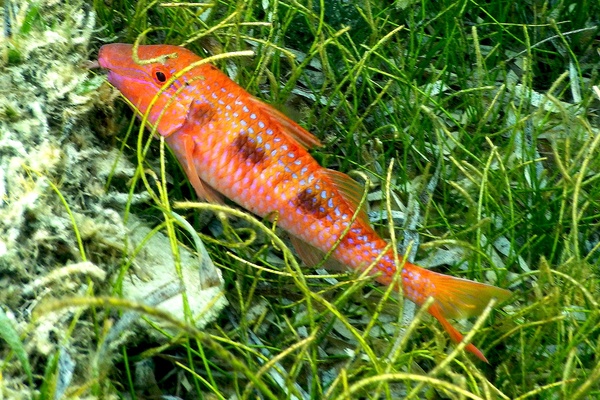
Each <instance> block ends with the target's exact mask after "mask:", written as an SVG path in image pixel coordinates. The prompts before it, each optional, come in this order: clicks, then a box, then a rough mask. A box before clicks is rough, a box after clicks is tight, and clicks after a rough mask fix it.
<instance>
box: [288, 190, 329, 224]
mask: <svg viewBox="0 0 600 400" xmlns="http://www.w3.org/2000/svg"><path fill="white" fill-rule="evenodd" d="M295 204H296V206H298V207H299V208H301V209H302V210H304V211H305V212H306V213H309V214H312V215H314V216H315V218H318V219H321V218H325V217H326V216H327V212H326V211H325V207H324V206H323V204H322V202H321V199H320V198H319V197H317V196H316V195H315V194H314V193H313V191H312V189H310V188H306V189H304V190H302V191H301V192H300V193H298V195H297V196H296V201H295Z"/></svg>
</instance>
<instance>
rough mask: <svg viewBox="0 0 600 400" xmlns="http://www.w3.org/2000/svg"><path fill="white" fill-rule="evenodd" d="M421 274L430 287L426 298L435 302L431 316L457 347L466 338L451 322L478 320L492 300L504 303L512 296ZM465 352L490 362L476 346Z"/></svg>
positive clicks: (462, 281)
mask: <svg viewBox="0 0 600 400" xmlns="http://www.w3.org/2000/svg"><path fill="white" fill-rule="evenodd" d="M419 272H420V273H421V274H422V276H423V277H424V278H426V279H427V280H429V282H430V284H431V286H429V287H430V288H431V292H430V293H428V294H427V295H428V296H432V297H433V298H434V299H435V302H434V303H433V304H432V305H431V307H429V313H430V314H431V315H432V316H434V317H435V318H436V319H437V320H438V321H440V323H441V324H442V326H443V327H444V329H445V330H446V332H448V334H449V335H450V337H451V338H452V340H453V341H455V342H457V343H459V342H460V341H461V340H462V339H463V335H462V334H461V333H460V332H459V331H458V330H457V329H456V328H454V327H453V326H452V325H451V324H450V322H448V319H453V318H468V317H474V316H477V315H479V314H481V312H482V311H483V309H484V308H485V307H486V306H487V305H488V304H489V302H490V300H491V299H492V298H496V299H497V300H498V302H503V301H505V300H507V299H508V298H509V297H510V296H511V292H510V291H509V290H506V289H501V288H499V287H495V286H491V285H486V284H484V283H479V282H474V281H469V280H467V279H461V278H455V277H452V276H449V275H443V274H438V273H436V272H433V271H427V270H420V271H419ZM465 350H467V351H470V352H471V353H473V354H475V355H476V356H477V357H478V358H479V359H481V360H483V361H485V362H488V361H487V359H486V358H485V356H484V355H483V353H482V352H481V351H480V350H479V349H478V348H477V347H475V346H474V345H473V344H468V345H467V346H466V347H465Z"/></svg>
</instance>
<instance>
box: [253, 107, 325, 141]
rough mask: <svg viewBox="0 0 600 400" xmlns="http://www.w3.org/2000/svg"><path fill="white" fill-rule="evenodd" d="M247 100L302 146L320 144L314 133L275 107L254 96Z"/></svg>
mask: <svg viewBox="0 0 600 400" xmlns="http://www.w3.org/2000/svg"><path fill="white" fill-rule="evenodd" d="M248 100H249V101H250V103H251V104H252V106H254V107H256V108H258V109H260V111H261V113H262V114H265V115H267V116H268V117H269V118H270V119H271V120H272V121H273V122H275V123H277V124H279V125H280V126H281V127H282V132H283V133H284V134H287V135H288V136H290V138H292V139H293V140H295V141H296V142H298V143H300V144H301V145H302V146H304V148H306V149H311V148H313V147H319V146H321V141H320V140H319V139H318V138H317V137H316V136H315V135H313V134H312V133H310V132H308V131H307V130H306V129H304V128H303V127H301V126H300V125H298V124H297V123H295V122H294V121H292V120H291V119H290V118H289V117H287V116H286V115H285V114H283V113H282V112H281V111H279V110H277V109H276V108H275V107H273V106H270V105H268V104H267V103H264V102H262V101H261V100H259V99H257V98H256V97H249V98H248Z"/></svg>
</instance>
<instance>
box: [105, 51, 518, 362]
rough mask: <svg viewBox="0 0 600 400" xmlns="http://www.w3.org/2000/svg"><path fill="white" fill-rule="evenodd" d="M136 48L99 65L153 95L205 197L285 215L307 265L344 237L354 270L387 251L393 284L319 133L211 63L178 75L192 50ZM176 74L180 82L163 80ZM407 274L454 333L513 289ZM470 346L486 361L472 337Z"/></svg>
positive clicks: (155, 115) (142, 105)
mask: <svg viewBox="0 0 600 400" xmlns="http://www.w3.org/2000/svg"><path fill="white" fill-rule="evenodd" d="M133 51H134V49H133V46H132V45H128V44H110V45H105V46H102V48H101V49H100V52H99V55H98V64H99V65H100V66H101V67H103V68H106V69H107V70H108V80H109V81H110V82H111V83H112V84H113V85H114V86H115V87H116V88H118V89H119V90H120V91H121V93H122V94H123V95H124V96H125V97H127V98H128V99H129V100H130V102H131V103H132V104H133V105H134V106H135V107H136V108H137V109H138V110H139V111H140V113H141V114H144V113H146V112H147V111H148V108H149V107H150V105H151V104H152V102H154V106H152V108H151V109H150V111H149V112H148V121H149V122H150V123H151V124H152V125H154V126H155V127H156V130H157V132H158V133H159V134H161V135H162V136H164V138H165V141H166V143H167V145H168V146H169V147H170V148H171V149H172V151H173V153H174V154H175V155H176V156H177V158H178V160H179V162H180V164H181V166H182V167H183V169H184V170H185V172H186V175H187V176H188V178H189V179H190V182H191V183H192V185H193V186H194V189H195V190H196V193H197V194H198V196H199V197H200V198H202V199H205V200H208V201H212V202H222V197H223V196H225V197H227V198H229V199H231V200H232V201H234V202H236V203H237V204H239V205H241V206H243V207H245V208H246V209H248V210H249V211H251V212H253V213H254V214H256V215H259V216H261V217H266V216H269V215H273V214H275V213H276V214H278V219H277V221H278V226H280V227H281V228H283V229H284V230H286V231H287V232H289V233H290V234H291V235H292V238H296V239H294V242H295V244H296V249H297V252H298V254H299V255H300V257H301V258H303V260H305V262H306V263H307V264H315V263H318V262H319V260H320V259H321V258H322V257H323V254H324V253H326V252H328V251H329V250H330V249H331V248H332V247H333V246H334V245H335V244H336V243H337V242H339V243H338V245H337V247H336V248H335V251H334V252H333V254H332V255H333V257H334V258H335V259H336V260H337V261H338V262H340V263H342V264H344V265H345V266H347V267H349V268H351V269H354V270H357V271H363V270H364V269H365V268H367V267H368V266H370V265H371V264H373V263H375V261H376V260H377V258H378V257H380V258H379V261H378V262H377V264H375V265H374V267H373V268H372V270H371V273H373V274H376V280H377V281H378V282H380V283H382V284H386V285H389V284H392V283H393V278H394V275H395V273H396V271H397V266H396V264H395V262H394V256H393V253H392V251H391V250H387V253H385V254H383V255H382V254H381V253H382V252H383V251H384V250H385V248H386V246H387V243H386V242H385V241H384V240H383V239H381V238H380V237H379V236H378V235H377V234H376V232H375V231H374V230H373V229H372V227H371V226H370V224H369V221H368V219H367V216H366V213H365V212H364V210H359V209H358V206H359V202H360V198H361V195H362V189H361V188H360V186H359V185H358V184H357V183H356V182H354V181H352V179H351V178H349V177H348V176H347V175H344V174H342V173H340V172H336V171H331V170H328V169H325V168H323V167H321V166H320V165H319V164H318V163H317V162H316V160H315V159H314V158H313V157H312V156H311V155H310V154H309V152H308V151H307V148H310V147H314V146H316V145H320V143H319V141H318V139H316V138H315V137H314V136H312V135H311V134H310V133H308V132H307V131H305V130H304V129H303V128H302V127H300V126H299V125H297V124H296V123H295V122H293V121H292V120H290V119H289V118H287V117H286V116H284V115H283V114H282V113H280V112H279V111H277V110H276V109H274V108H273V107H271V106H269V105H267V104H265V103H263V102H261V101H259V100H257V99H256V98H254V97H252V96H251V95H250V94H249V93H248V92H246V91H245V90H244V89H243V88H241V87H240V86H238V85H237V84H236V83H235V82H233V81H232V80H230V79H229V78H228V77H227V76H226V75H225V74H223V73H222V72H220V71H219V70H218V69H217V68H215V67H214V66H212V65H210V64H203V65H199V66H196V67H193V68H191V69H190V70H189V71H187V72H185V73H183V74H181V76H178V75H177V74H178V73H179V71H182V70H183V69H184V68H186V67H188V66H190V65H191V64H193V63H196V62H199V61H200V60H201V58H200V57H198V56H197V55H195V54H194V53H192V52H190V51H189V50H186V49H184V48H181V47H177V46H168V45H152V46H139V48H138V49H137V51H138V56H139V58H141V59H145V60H149V59H155V58H157V57H162V60H161V61H157V62H144V63H140V64H138V63H136V62H135V61H134V57H133V54H132V52H133ZM165 56H168V57H165ZM173 75H175V76H176V77H175V78H174V81H173V83H172V84H170V85H169V86H168V87H163V86H164V85H165V83H166V82H167V81H168V79H169V78H170V77H172V76H173ZM355 214H356V217H354V215H355ZM340 238H341V239H340ZM401 281H402V282H401V285H399V284H397V286H396V288H397V289H400V290H402V291H403V294H404V296H406V297H407V298H409V299H411V300H412V301H414V302H415V303H417V304H419V305H421V304H423V303H424V302H425V300H426V299H427V298H428V297H430V296H431V297H433V298H434V302H433V304H432V305H431V306H430V307H429V309H428V311H429V313H430V314H431V315H433V316H434V317H435V318H436V319H438V320H439V321H440V323H441V324H442V326H443V327H444V329H446V331H447V332H448V333H449V334H450V337H451V338H452V339H453V340H454V341H457V342H458V341H460V340H462V334H461V333H460V332H458V331H457V330H456V329H455V328H454V327H453V326H452V325H451V324H450V323H449V322H448V321H447V318H459V317H470V316H475V315H478V314H480V313H481V312H482V310H483V309H484V308H485V307H486V306H487V304H488V303H489V301H490V300H491V299H492V298H497V299H499V300H506V299H507V298H508V297H509V296H510V292H509V291H507V290H504V289H500V288H497V287H494V286H490V285H486V284H482V283H478V282H473V281H468V280H465V279H461V278H455V277H451V276H448V275H443V274H439V273H436V272H433V271H428V270H425V269H423V268H421V267H418V266H416V265H414V264H412V263H409V262H406V261H403V262H402V271H401ZM465 349H466V350H468V351H470V352H472V353H473V354H475V355H476V356H477V357H479V358H480V359H482V360H484V361H487V360H486V358H485V357H484V355H483V354H482V353H481V351H479V350H478V349H477V348H476V347H475V346H474V345H472V344H468V345H467V346H466V347H465Z"/></svg>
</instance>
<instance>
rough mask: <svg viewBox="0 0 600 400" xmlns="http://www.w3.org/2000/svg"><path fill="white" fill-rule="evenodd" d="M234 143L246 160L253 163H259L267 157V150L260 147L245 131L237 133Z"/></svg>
mask: <svg viewBox="0 0 600 400" xmlns="http://www.w3.org/2000/svg"><path fill="white" fill-rule="evenodd" d="M232 145H233V146H234V147H235V149H236V150H237V153H238V154H239V155H240V156H241V157H242V158H243V159H244V160H246V161H249V162H251V163H253V164H258V163H259V162H261V161H262V160H263V159H264V158H265V150H264V149H263V148H262V147H258V146H257V144H256V141H254V140H253V139H252V138H250V136H248V135H247V134H245V133H240V134H239V135H237V137H236V138H235V140H234V141H233V143H232Z"/></svg>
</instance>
